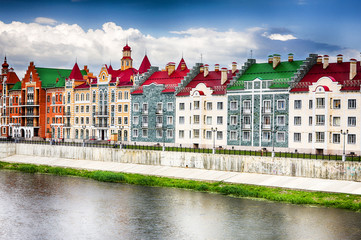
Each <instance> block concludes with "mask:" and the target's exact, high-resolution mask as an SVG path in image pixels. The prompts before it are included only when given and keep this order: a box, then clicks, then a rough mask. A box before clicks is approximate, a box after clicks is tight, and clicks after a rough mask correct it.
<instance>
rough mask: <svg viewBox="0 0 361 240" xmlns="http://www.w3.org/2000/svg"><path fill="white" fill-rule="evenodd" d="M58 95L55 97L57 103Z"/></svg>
mask: <svg viewBox="0 0 361 240" xmlns="http://www.w3.org/2000/svg"><path fill="white" fill-rule="evenodd" d="M58 97H59V96H58V94H56V95H55V101H56V102H57V101H58Z"/></svg>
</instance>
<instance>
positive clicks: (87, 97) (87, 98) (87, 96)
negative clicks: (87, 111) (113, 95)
mask: <svg viewBox="0 0 361 240" xmlns="http://www.w3.org/2000/svg"><path fill="white" fill-rule="evenodd" d="M85 100H87V101H89V93H87V94H86V97H85Z"/></svg>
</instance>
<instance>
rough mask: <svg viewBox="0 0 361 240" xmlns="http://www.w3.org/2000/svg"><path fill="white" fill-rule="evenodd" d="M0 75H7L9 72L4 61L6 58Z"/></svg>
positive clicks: (7, 65)
mask: <svg viewBox="0 0 361 240" xmlns="http://www.w3.org/2000/svg"><path fill="white" fill-rule="evenodd" d="M2 67H3V68H2V69H1V74H7V73H8V72H9V64H8V63H7V61H6V56H5V58H4V63H3V65H2Z"/></svg>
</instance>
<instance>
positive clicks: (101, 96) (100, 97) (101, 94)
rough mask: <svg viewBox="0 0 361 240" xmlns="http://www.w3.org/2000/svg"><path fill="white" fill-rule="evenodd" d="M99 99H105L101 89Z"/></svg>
mask: <svg viewBox="0 0 361 240" xmlns="http://www.w3.org/2000/svg"><path fill="white" fill-rule="evenodd" d="M99 100H100V101H103V92H102V91H100V93H99Z"/></svg>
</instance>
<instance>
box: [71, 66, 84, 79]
mask: <svg viewBox="0 0 361 240" xmlns="http://www.w3.org/2000/svg"><path fill="white" fill-rule="evenodd" d="M69 79H75V80H83V79H84V78H83V75H82V74H81V72H80V69H79V66H78V63H75V64H74V67H73V70H71V73H70V75H69Z"/></svg>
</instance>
